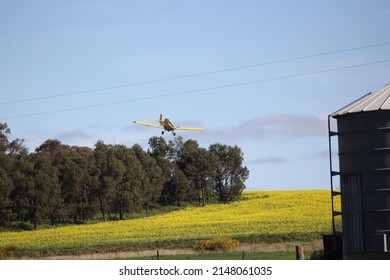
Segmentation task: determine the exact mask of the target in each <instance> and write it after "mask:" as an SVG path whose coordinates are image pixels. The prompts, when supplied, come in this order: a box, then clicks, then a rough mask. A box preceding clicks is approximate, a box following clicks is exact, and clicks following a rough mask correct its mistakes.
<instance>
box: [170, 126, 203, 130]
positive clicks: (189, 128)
mask: <svg viewBox="0 0 390 280" xmlns="http://www.w3.org/2000/svg"><path fill="white" fill-rule="evenodd" d="M175 130H203V128H201V127H181V126H175Z"/></svg>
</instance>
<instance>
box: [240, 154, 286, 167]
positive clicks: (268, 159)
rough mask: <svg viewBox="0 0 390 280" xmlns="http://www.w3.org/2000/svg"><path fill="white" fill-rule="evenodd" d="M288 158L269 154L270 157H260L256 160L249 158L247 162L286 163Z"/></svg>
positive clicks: (257, 163) (259, 163)
mask: <svg viewBox="0 0 390 280" xmlns="http://www.w3.org/2000/svg"><path fill="white" fill-rule="evenodd" d="M286 162H287V160H286V159H285V158H282V157H279V156H269V157H263V158H258V159H254V160H249V161H247V162H246V164H249V165H251V164H253V165H262V164H281V163H286Z"/></svg>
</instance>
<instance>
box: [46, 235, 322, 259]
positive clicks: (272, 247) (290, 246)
mask: <svg viewBox="0 0 390 280" xmlns="http://www.w3.org/2000/svg"><path fill="white" fill-rule="evenodd" d="M296 245H301V246H303V249H304V250H305V251H306V252H310V251H317V250H322V249H323V244H322V239H318V240H314V241H311V242H286V243H285V242H280V243H274V244H242V245H241V246H240V247H238V248H237V249H236V251H237V252H243V251H244V252H293V251H295V246H296ZM158 252H159V255H160V256H172V255H192V254H198V253H199V251H197V250H192V249H174V250H168V249H159V250H158ZM156 255H157V249H156V250H145V251H129V252H110V253H96V254H85V255H69V256H54V257H49V258H45V259H50V260H111V259H126V258H138V257H150V256H156Z"/></svg>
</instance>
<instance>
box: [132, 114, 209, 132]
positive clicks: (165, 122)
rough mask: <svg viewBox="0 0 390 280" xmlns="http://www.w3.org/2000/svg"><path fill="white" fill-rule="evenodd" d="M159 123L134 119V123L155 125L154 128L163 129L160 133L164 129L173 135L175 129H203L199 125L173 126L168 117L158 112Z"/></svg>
mask: <svg viewBox="0 0 390 280" xmlns="http://www.w3.org/2000/svg"><path fill="white" fill-rule="evenodd" d="M157 121H158V122H159V123H160V125H157V124H151V123H146V122H137V121H134V123H135V124H140V125H144V126H150V127H156V128H161V129H164V130H163V131H162V132H161V134H164V132H165V131H172V134H173V136H176V133H175V130H203V128H201V127H181V126H174V125H173V124H172V122H171V121H170V120H169V119H168V118H165V119H163V116H162V114H160V119H159V120H157Z"/></svg>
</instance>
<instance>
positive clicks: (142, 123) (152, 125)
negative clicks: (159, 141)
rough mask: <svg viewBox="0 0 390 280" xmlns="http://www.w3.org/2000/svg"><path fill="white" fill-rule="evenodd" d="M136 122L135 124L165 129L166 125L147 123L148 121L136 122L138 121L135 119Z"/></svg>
mask: <svg viewBox="0 0 390 280" xmlns="http://www.w3.org/2000/svg"><path fill="white" fill-rule="evenodd" d="M134 123H135V124H140V125H144V126H151V127H156V128H161V129H164V127H163V126H162V125H157V124H152V123H146V122H136V121H134Z"/></svg>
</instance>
